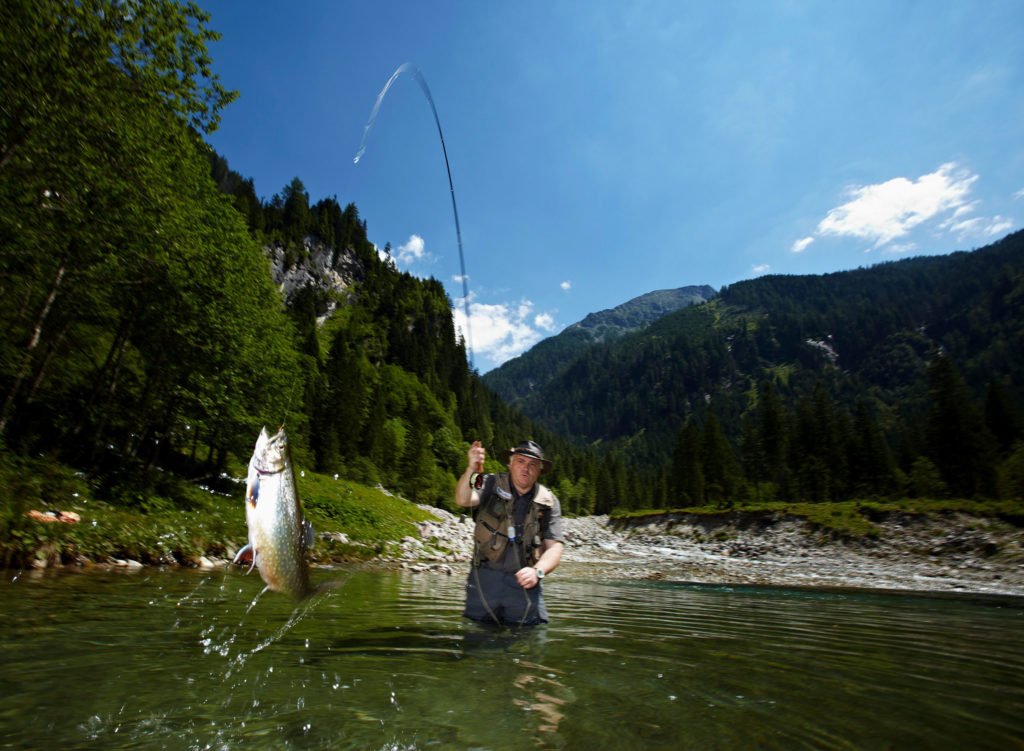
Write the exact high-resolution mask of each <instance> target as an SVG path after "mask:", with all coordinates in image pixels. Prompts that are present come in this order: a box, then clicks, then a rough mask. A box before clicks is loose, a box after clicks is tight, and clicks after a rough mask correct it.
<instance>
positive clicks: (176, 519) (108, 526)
mask: <svg viewBox="0 0 1024 751" xmlns="http://www.w3.org/2000/svg"><path fill="white" fill-rule="evenodd" d="M235 470H236V472H234V473H233V474H237V475H238V476H241V475H242V474H244V472H243V469H242V468H241V467H237V468H235ZM298 484H299V493H300V495H301V497H302V500H303V505H304V507H305V511H306V515H307V516H308V517H309V519H310V520H311V521H312V523H313V527H314V529H315V530H316V532H317V533H318V535H319V534H320V533H324V532H327V533H334V534H332V535H330V536H329V537H328V538H327V539H324V538H322V537H321V538H320V539H318V540H317V544H316V547H315V550H314V555H315V557H316V558H318V559H320V560H354V559H365V558H372V557H373V556H375V555H377V554H378V553H380V552H381V551H382V550H383V549H384V546H385V545H386V543H387V542H388V541H391V540H399V539H401V538H402V537H404V536H405V535H410V534H412V535H415V534H416V528H415V526H414V525H415V523H416V522H417V521H422V520H425V519H428V518H430V517H429V515H428V514H427V513H426V512H424V511H423V510H422V509H420V508H418V507H417V506H416V505H414V504H412V503H410V502H408V501H405V500H402V499H400V498H395V497H392V496H390V495H388V494H386V493H384V492H382V491H380V490H377V489H374V488H368V487H366V486H363V485H358V484H356V483H352V482H348V481H346V480H342V479H338V480H335V479H334V478H332V477H327V476H324V475H318V474H315V473H311V472H303V473H302V475H301V476H300V477H299V478H298ZM243 494H244V487H243V483H241V482H237V481H234V480H231V479H228V478H220V479H219V480H217V481H216V482H215V483H212V484H208V485H196V484H192V483H188V482H185V481H184V480H181V479H180V478H176V477H174V476H171V475H168V476H166V477H161V478H160V479H159V481H158V482H156V483H155V487H154V489H151V490H149V489H148V490H147V491H146V492H145V493H143V492H140V491H137V490H134V489H133V488H132V487H131V485H130V484H127V483H122V484H118V483H116V482H114V483H111V482H110V481H109V480H108V481H106V482H105V483H103V484H100V483H98V482H96V481H94V480H91V479H90V478H88V477H85V476H83V475H82V474H80V473H76V472H74V471H72V470H70V469H68V468H67V467H64V466H62V465H60V464H57V463H55V462H52V461H48V460H46V459H25V458H19V457H10V456H8V457H5V458H3V460H2V461H0V499H2V501H3V502H2V503H0V566H4V567H8V568H10V567H18V568H21V567H45V566H56V565H69V564H79V565H88V564H91V563H108V562H112V561H116V560H126V559H130V560H135V561H139V562H140V563H144V564H156V565H195V564H197V563H198V562H199V561H200V559H201V558H202V557H204V556H205V557H207V558H225V557H229V556H231V555H233V554H234V552H235V551H236V550H237V549H238V548H240V547H241V546H242V545H244V544H245V541H246V538H247V531H246V525H245V509H244V504H243V498H242V496H243ZM56 512H61V513H62V516H61V517H60V518H76V517H77V519H78V521H75V522H62V521H43V520H41V519H40V518H39V517H40V515H42V516H51V518H52V514H54V513H56ZM72 515H74V516H72Z"/></svg>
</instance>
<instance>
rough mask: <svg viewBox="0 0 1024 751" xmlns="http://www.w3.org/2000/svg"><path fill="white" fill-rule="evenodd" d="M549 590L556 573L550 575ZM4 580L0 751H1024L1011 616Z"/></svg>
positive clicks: (224, 578)
mask: <svg viewBox="0 0 1024 751" xmlns="http://www.w3.org/2000/svg"><path fill="white" fill-rule="evenodd" d="M559 573H561V572H559ZM315 575H316V576H315V578H316V579H317V580H318V581H321V580H327V579H331V578H340V579H343V580H344V584H343V585H342V586H341V587H340V588H338V589H337V590H335V591H333V592H331V593H329V594H327V595H325V596H323V597H321V598H319V599H316V600H314V601H313V602H311V603H308V604H305V605H302V606H300V607H298V608H295V607H293V604H292V603H291V602H290V601H289V600H287V599H286V598H285V597H282V596H280V595H274V594H269V595H265V596H263V597H262V598H260V599H258V600H256V601H255V603H254V598H256V595H257V594H258V593H259V591H260V589H261V588H262V584H261V582H260V581H259V579H258V577H257V575H256V574H253V575H251V576H244V575H242V573H240V572H239V571H237V570H231V571H215V572H197V571H187V570H186V571H181V570H144V571H142V572H140V573H134V574H125V573H97V572H90V573H58V574H45V575H30V574H28V573H19V572H13V571H9V572H4V576H3V580H2V581H0V696H2V698H3V701H2V702H0V748H17V749H51V748H62V749H175V750H177V749H245V751H256V750H257V749H495V750H497V749H531V748H566V749H752V748H756V749H957V751H960V749H1007V748H1022V747H1024V602H1022V601H1021V600H1019V599H1012V598H969V597H931V596H929V597H926V596H908V595H896V594H871V593H859V592H814V591H805V590H787V589H767V588H729V587H712V586H698V585H680V584H659V583H641V582H623V581H597V580H593V579H588V578H573V576H572V575H571V574H569V575H565V576H552V577H551V579H550V580H549V581H548V583H547V584H546V585H545V593H546V599H547V601H548V606H549V609H550V611H551V616H552V622H551V623H550V624H549V625H547V626H542V627H538V628H535V629H529V630H525V631H519V632H515V631H509V630H496V629H489V628H484V627H481V626H479V625H476V624H472V623H469V622H466V621H464V620H463V619H462V618H461V617H460V613H461V607H462V601H463V597H464V581H463V579H462V578H461V577H446V576H440V575H422V574H420V575H413V574H405V573H397V572H382V571H371V570H361V569H339V570H335V571H326V570H317V571H316V572H315Z"/></svg>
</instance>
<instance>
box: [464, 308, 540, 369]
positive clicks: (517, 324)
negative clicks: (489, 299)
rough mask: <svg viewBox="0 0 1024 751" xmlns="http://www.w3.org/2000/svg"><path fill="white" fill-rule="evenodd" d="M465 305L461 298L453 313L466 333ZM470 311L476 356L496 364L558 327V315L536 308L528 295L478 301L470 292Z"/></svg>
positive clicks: (524, 349) (516, 354)
mask: <svg viewBox="0 0 1024 751" xmlns="http://www.w3.org/2000/svg"><path fill="white" fill-rule="evenodd" d="M462 305H463V304H462V300H461V299H460V300H458V301H456V304H455V307H454V309H453V311H452V314H453V315H454V316H455V327H456V329H458V330H460V331H462V332H463V333H465V332H466V316H465V313H464V311H463V306H462ZM469 313H470V316H471V318H470V329H469V334H470V338H471V340H472V341H471V342H470V343H471V344H472V346H473V355H474V359H479V358H485V359H486V360H488V361H490V364H491V366H494V367H496V366H498V365H501V364H502V363H503V362H505V361H507V360H511V359H512V358H513V357H517V356H518V355H521V354H522V353H523V352H525V351H526V350H528V349H530V347H532V346H533V345H534V344H536V343H537V342H539V341H540V340H541V339H543V338H544V337H545V335H546V334H545V333H544V332H552V331H554V330H555V319H554V317H553V316H552V315H551V314H550V313H544V312H540V313H538V312H535V311H534V305H533V303H532V302H531V301H529V300H525V299H524V300H521V301H520V302H519V303H516V304H506V303H499V304H486V303H479V302H474V301H473V295H470V304H469ZM481 370H486V369H485V368H481Z"/></svg>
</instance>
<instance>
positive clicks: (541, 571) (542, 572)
mask: <svg viewBox="0 0 1024 751" xmlns="http://www.w3.org/2000/svg"><path fill="white" fill-rule="evenodd" d="M534 570H535V571H536V572H537V578H538V579H543V578H544V570H543V569H539V568H538V569H534Z"/></svg>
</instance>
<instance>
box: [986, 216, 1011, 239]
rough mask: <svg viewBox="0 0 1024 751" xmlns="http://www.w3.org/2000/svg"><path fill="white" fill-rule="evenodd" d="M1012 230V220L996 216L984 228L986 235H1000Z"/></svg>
mask: <svg viewBox="0 0 1024 751" xmlns="http://www.w3.org/2000/svg"><path fill="white" fill-rule="evenodd" d="M1011 229H1013V220H1012V219H1010V218H1009V217H1005V216H1000V215H999V214H996V215H995V216H994V217H992V220H991V221H990V222H989V223H988V226H987V227H985V234H986V235H1001V234H1003V233H1004V232H1009V231H1010V230H1011Z"/></svg>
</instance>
